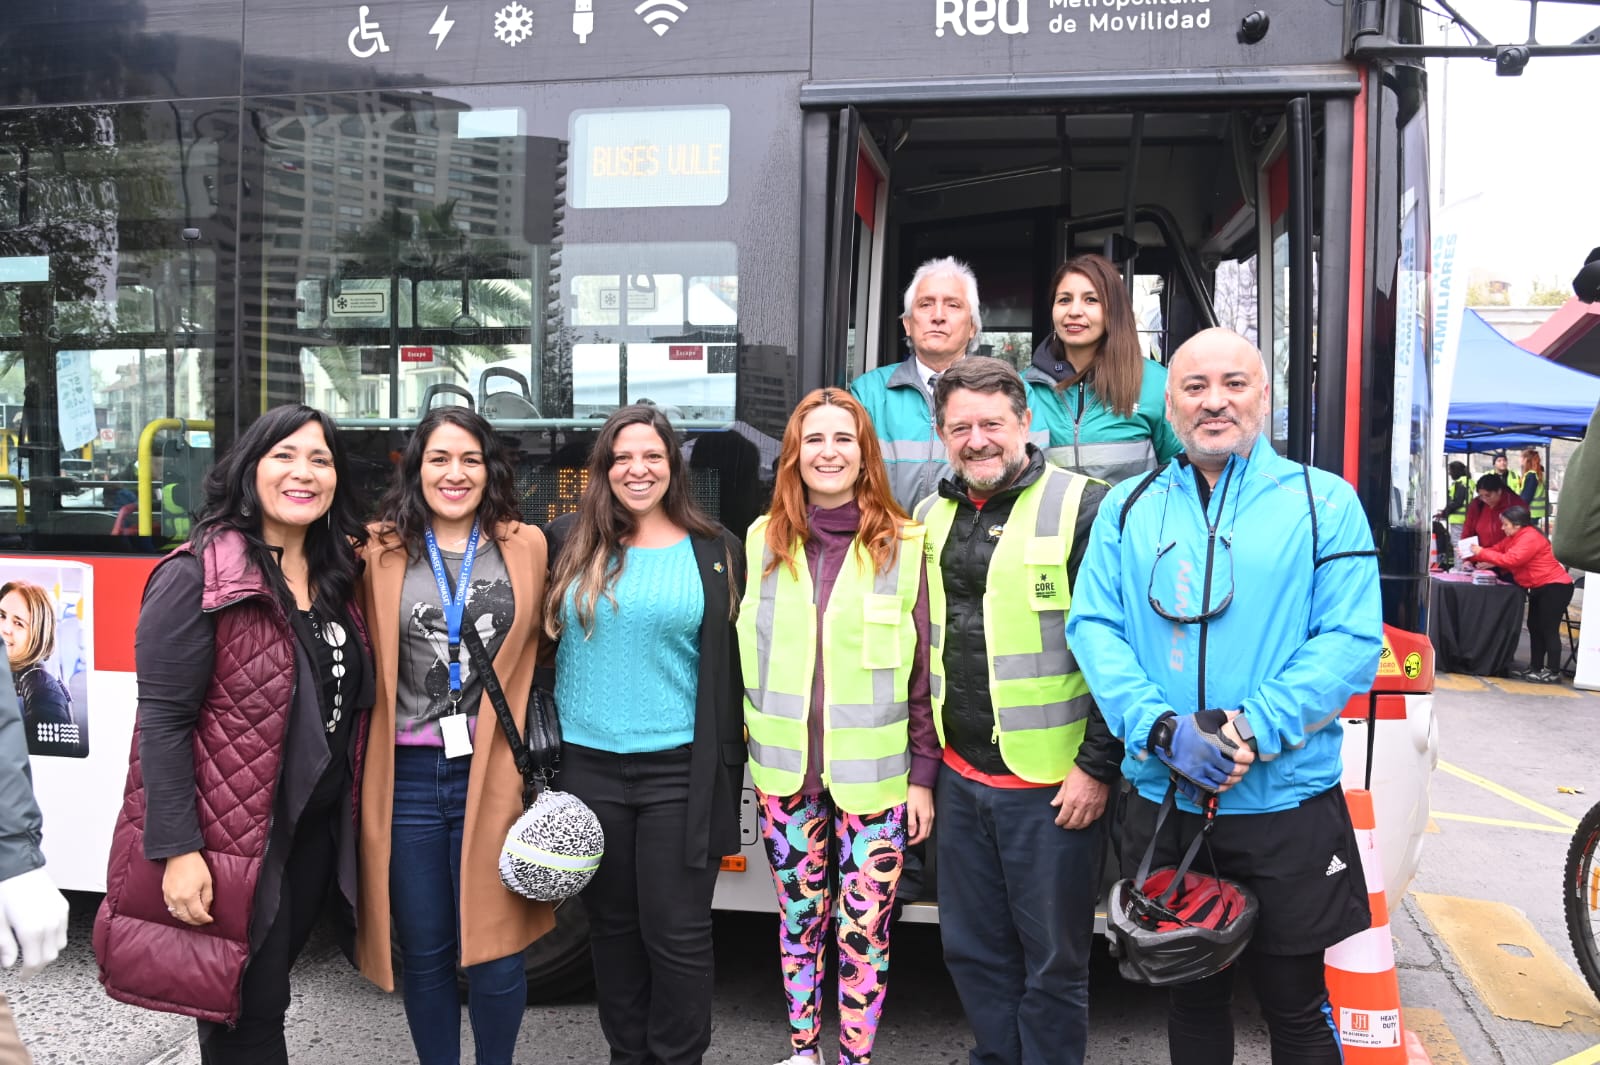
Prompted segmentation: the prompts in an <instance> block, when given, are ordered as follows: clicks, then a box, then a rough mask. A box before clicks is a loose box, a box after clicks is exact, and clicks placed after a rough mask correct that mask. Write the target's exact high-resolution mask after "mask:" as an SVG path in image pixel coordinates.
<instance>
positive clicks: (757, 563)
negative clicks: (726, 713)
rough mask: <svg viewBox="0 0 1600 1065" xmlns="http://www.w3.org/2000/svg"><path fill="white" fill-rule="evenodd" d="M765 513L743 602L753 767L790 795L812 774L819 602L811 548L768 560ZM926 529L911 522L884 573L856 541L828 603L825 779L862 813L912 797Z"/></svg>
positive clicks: (848, 806) (748, 541) (764, 784)
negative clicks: (914, 672) (912, 698)
mask: <svg viewBox="0 0 1600 1065" xmlns="http://www.w3.org/2000/svg"><path fill="white" fill-rule="evenodd" d="M767 522H768V519H767V518H766V517H762V518H759V519H758V520H757V521H756V522H755V524H753V525H752V526H750V532H749V534H748V535H747V536H746V537H745V558H746V560H747V563H748V565H749V570H748V572H749V574H750V580H749V582H748V583H747V584H746V586H745V596H744V600H743V601H742V602H741V603H740V605H739V621H738V624H737V629H738V633H739V655H740V659H741V663H742V669H743V671H744V692H745V700H744V720H745V728H746V731H747V732H748V733H749V747H750V778H751V779H752V780H753V781H754V782H755V785H756V787H758V788H760V789H761V790H762V791H763V792H765V793H766V794H768V795H785V796H787V795H793V794H795V793H796V792H798V791H799V790H800V787H801V785H802V784H803V783H804V782H805V778H806V756H807V753H808V748H809V743H808V742H807V740H808V735H807V720H808V719H809V717H810V715H811V712H812V706H811V687H812V677H813V675H814V673H815V670H816V662H817V606H816V593H815V589H814V587H813V584H812V580H811V570H810V568H809V567H808V566H807V565H806V558H805V548H804V546H803V545H802V544H801V543H799V542H798V541H796V543H795V545H794V551H793V558H794V559H795V560H796V562H795V569H794V572H790V569H789V567H788V566H786V565H781V564H780V565H779V566H777V567H776V568H775V569H774V570H773V571H772V572H771V573H768V574H767V575H766V576H765V577H760V576H759V575H760V574H761V573H762V571H763V570H764V569H766V565H767V562H768V559H769V552H768V549H767V544H766V535H767ZM923 535H924V530H923V528H922V527H921V526H919V525H908V526H905V527H904V529H903V532H902V539H901V542H900V551H899V554H898V557H897V558H896V560H895V562H894V564H893V565H891V566H890V567H889V570H888V572H886V573H880V572H877V571H876V570H875V569H874V567H873V565H872V557H871V556H870V555H868V554H867V553H866V552H865V551H863V550H861V549H860V547H859V545H856V546H853V547H852V549H851V551H850V554H849V555H848V556H847V557H846V558H845V560H844V565H843V566H841V567H840V569H839V576H838V577H837V578H836V579H835V581H834V585H833V592H832V593H831V594H830V595H829V597H828V608H827V609H826V610H825V611H823V614H822V703H823V706H822V714H823V718H822V728H823V757H824V765H823V767H822V782H823V784H824V785H825V786H826V787H827V789H828V792H829V794H830V795H831V796H832V797H833V801H834V802H835V803H836V804H837V805H838V806H839V807H840V808H841V809H844V810H847V811H849V812H850V813H855V814H870V813H878V812H879V811H882V810H888V809H890V808H892V807H894V806H898V805H900V804H901V803H903V802H905V801H906V787H907V780H908V777H909V775H910V772H911V737H910V721H911V710H910V702H909V697H908V693H909V691H910V687H911V663H912V660H913V659H914V658H915V656H916V653H917V630H916V626H915V624H914V622H913V620H912V610H913V609H914V608H915V607H916V604H917V590H918V586H919V584H920V583H921V574H920V573H919V572H918V563H919V562H920V561H921V558H922V550H923V547H922V544H923Z"/></svg>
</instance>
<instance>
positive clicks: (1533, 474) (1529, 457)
mask: <svg viewBox="0 0 1600 1065" xmlns="http://www.w3.org/2000/svg"><path fill="white" fill-rule="evenodd" d="M1511 490H1512V491H1513V492H1516V493H1517V494H1518V495H1520V496H1521V497H1522V502H1523V503H1524V504H1526V505H1527V507H1528V514H1529V515H1530V516H1531V517H1532V518H1533V523H1534V524H1535V525H1537V526H1539V527H1540V528H1541V529H1542V528H1544V523H1545V519H1546V518H1547V517H1549V515H1550V485H1549V483H1548V481H1547V480H1546V478H1545V475H1544V463H1543V462H1541V461H1540V459H1539V452H1538V451H1537V450H1536V449H1534V448H1531V447H1530V448H1528V449H1527V450H1526V451H1524V452H1523V453H1522V481H1521V484H1520V486H1517V487H1513V488H1512V489H1511Z"/></svg>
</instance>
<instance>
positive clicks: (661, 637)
mask: <svg viewBox="0 0 1600 1065" xmlns="http://www.w3.org/2000/svg"><path fill="white" fill-rule="evenodd" d="M612 598H614V599H615V600H616V605H615V606H613V605H612V604H611V602H610V601H608V600H607V599H606V597H605V596H601V597H600V599H599V601H598V602H597V603H596V604H595V619H594V631H593V632H592V633H589V634H588V635H587V636H585V634H584V631H583V627H582V626H581V625H580V624H579V623H578V617H577V614H576V612H575V611H574V609H573V605H572V593H571V591H569V592H568V593H567V600H566V603H565V604H564V606H563V608H562V619H561V624H562V629H563V636H562V639H561V643H560V645H559V647H558V648H557V650H556V705H557V706H558V707H560V710H561V730H562V738H563V740H564V741H565V742H567V743H576V744H578V745H579V746H582V747H593V748H595V749H597V750H602V751H610V752H612V753H614V754H643V753H645V752H649V751H666V750H671V749H672V748H674V747H682V746H685V745H686V744H688V743H690V742H691V741H692V740H693V739H694V712H695V693H696V691H697V689H698V686H699V675H700V620H701V618H702V616H703V615H704V613H705V591H704V589H703V587H702V586H701V581H700V574H699V571H698V569H697V567H696V565H695V558H694V551H693V549H692V546H691V544H690V542H689V538H688V537H687V536H686V537H684V538H683V539H682V540H680V541H678V543H676V544H673V545H672V546H671V547H656V548H642V547H630V548H628V549H627V558H626V561H625V562H624V564H623V567H622V574H621V576H619V577H618V578H617V582H616V584H615V586H614V587H613V588H612Z"/></svg>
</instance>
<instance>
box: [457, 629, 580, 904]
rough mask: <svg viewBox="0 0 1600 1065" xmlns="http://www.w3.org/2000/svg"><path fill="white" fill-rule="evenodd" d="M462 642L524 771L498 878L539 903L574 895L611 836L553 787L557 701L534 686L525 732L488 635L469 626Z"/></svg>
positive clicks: (557, 761)
mask: <svg viewBox="0 0 1600 1065" xmlns="http://www.w3.org/2000/svg"><path fill="white" fill-rule="evenodd" d="M461 642H462V643H464V644H466V645H467V652H468V653H469V654H470V655H471V656H472V663H473V666H474V667H475V668H476V669H477V671H478V676H479V678H480V679H481V680H482V682H483V690H484V692H485V694H487V695H488V696H489V703H490V705H492V706H493V707H494V713H495V717H497V718H499V719H500V729H501V731H503V732H504V733H505V736H506V740H507V742H509V743H510V744H511V757H512V759H513V761H515V762H516V765H517V772H518V773H520V774H521V775H522V806H523V811H522V816H521V817H519V818H517V820H516V822H515V823H514V824H512V826H511V829H510V830H509V831H508V832H507V833H506V840H505V843H504V845H503V846H501V848H500V882H501V883H502V884H504V885H505V886H506V887H507V888H508V889H510V890H511V891H515V892H516V893H517V894H519V895H521V896H523V897H524V898H530V899H534V900H536V901H539V902H557V901H559V900H561V899H567V898H571V897H572V896H574V895H576V894H577V893H578V892H580V891H582V890H583V889H584V887H586V886H587V885H588V883H589V881H590V880H591V879H592V878H593V877H594V874H595V870H597V869H599V868H600V859H601V857H602V856H603V855H604V853H605V833H604V832H603V831H602V830H601V828H600V819H599V818H598V817H596V816H595V815H594V811H593V810H591V809H589V807H588V806H587V805H586V804H585V803H584V801H583V800H582V799H580V798H578V797H577V796H576V795H572V794H569V793H567V792H564V791H557V790H555V789H554V788H552V787H551V786H550V784H551V782H552V781H553V780H554V779H555V774H556V770H558V769H559V768H560V766H561V723H560V720H559V718H557V716H556V702H555V698H554V696H552V695H551V694H550V693H549V692H546V691H541V690H540V689H539V686H538V685H534V687H533V691H532V693H531V694H530V695H529V696H528V714H527V736H526V737H524V736H522V735H520V734H519V733H518V732H517V725H516V722H515V721H513V720H512V719H511V707H510V706H508V705H507V704H506V693H505V692H504V691H503V690H501V688H500V678H499V677H497V676H495V673H494V664H493V663H492V662H490V661H489V654H488V652H487V651H486V650H484V646H483V640H482V639H481V638H479V636H478V634H477V632H476V631H475V630H474V629H473V628H472V627H471V626H470V625H469V626H466V627H465V628H464V630H463V632H462V634H461Z"/></svg>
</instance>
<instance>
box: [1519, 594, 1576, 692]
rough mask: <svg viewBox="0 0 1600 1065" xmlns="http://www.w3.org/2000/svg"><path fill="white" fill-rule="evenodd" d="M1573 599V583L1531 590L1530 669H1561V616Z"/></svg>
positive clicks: (1529, 627) (1529, 609) (1529, 615)
mask: <svg viewBox="0 0 1600 1065" xmlns="http://www.w3.org/2000/svg"><path fill="white" fill-rule="evenodd" d="M1571 602H1572V585H1570V584H1541V585H1539V587H1537V588H1530V589H1528V651H1529V659H1530V661H1529V662H1528V668H1529V669H1530V670H1535V669H1548V670H1551V671H1553V672H1556V673H1560V672H1561V617H1562V615H1564V614H1565V613H1566V612H1567V604H1568V603H1571Z"/></svg>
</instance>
